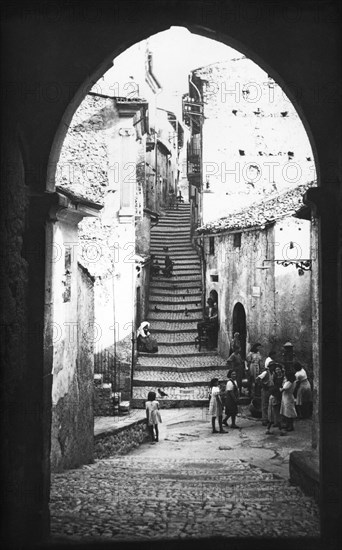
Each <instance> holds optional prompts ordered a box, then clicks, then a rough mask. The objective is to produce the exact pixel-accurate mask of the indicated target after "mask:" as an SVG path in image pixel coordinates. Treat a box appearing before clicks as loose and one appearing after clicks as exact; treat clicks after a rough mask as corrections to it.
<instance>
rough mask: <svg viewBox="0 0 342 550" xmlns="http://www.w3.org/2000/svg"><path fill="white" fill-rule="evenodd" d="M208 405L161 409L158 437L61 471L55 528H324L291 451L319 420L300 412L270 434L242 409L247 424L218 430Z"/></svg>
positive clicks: (148, 532)
mask: <svg viewBox="0 0 342 550" xmlns="http://www.w3.org/2000/svg"><path fill="white" fill-rule="evenodd" d="M207 412H208V411H207V409H202V410H201V409H190V410H187V411H185V410H181V409H178V410H177V409H176V410H173V411H166V410H162V417H163V423H162V424H161V425H160V441H159V443H155V444H144V445H142V446H140V447H139V448H138V449H136V450H135V451H133V452H132V453H130V454H129V455H126V456H123V457H122V456H121V457H113V458H109V459H104V460H97V461H96V462H95V463H94V464H91V465H87V466H83V467H82V468H79V469H77V470H69V471H66V472H64V473H60V474H53V475H52V483H51V504H50V511H51V532H52V535H53V536H59V537H66V538H67V539H69V540H75V541H76V540H77V541H79V540H82V541H84V542H86V541H88V540H89V541H91V540H92V541H95V540H110V541H113V542H115V541H153V540H181V539H193V538H198V539H201V538H202V537H203V538H207V537H213V536H221V537H227V538H230V537H242V538H243V537H270V538H274V539H275V544H277V542H278V541H276V539H279V537H280V538H289V544H291V538H293V537H318V536H319V515H318V508H317V506H316V504H315V502H314V501H313V499H311V498H310V497H306V496H305V495H304V494H303V493H302V491H301V490H300V489H299V488H297V487H294V486H292V485H290V483H289V481H288V455H289V452H290V451H291V450H293V449H297V450H300V449H301V450H303V449H305V448H306V446H307V445H309V439H310V437H309V434H310V429H311V422H310V421H298V422H297V423H296V425H295V432H291V434H289V435H288V436H286V437H283V438H281V437H278V435H277V434H275V435H273V436H266V435H265V433H264V428H263V427H262V426H261V425H260V422H258V421H255V420H253V419H251V418H249V417H248V416H246V415H245V414H244V413H243V412H242V413H241V415H240V416H239V417H238V424H239V425H240V429H239V430H231V429H228V432H227V433H224V434H212V433H211V430H210V418H209V416H208V414H207ZM138 414H140V415H141V416H142V415H143V414H144V411H139V412H138V413H137V412H134V416H135V417H136V416H138ZM101 420H102V421H103V422H107V423H109V421H110V420H109V419H97V423H98V427H99V424H101ZM227 544H229V542H228V541H227Z"/></svg>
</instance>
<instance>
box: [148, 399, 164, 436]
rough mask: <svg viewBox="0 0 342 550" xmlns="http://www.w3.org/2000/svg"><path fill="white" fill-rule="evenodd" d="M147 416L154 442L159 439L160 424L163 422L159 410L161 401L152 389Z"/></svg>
mask: <svg viewBox="0 0 342 550" xmlns="http://www.w3.org/2000/svg"><path fill="white" fill-rule="evenodd" d="M146 418H147V425H148V429H149V432H150V435H151V441H152V443H154V442H155V441H159V430H158V424H159V423H161V421H162V419H161V415H160V412H159V402H158V401H156V393H155V392H154V391H150V392H149V393H148V396H147V401H146Z"/></svg>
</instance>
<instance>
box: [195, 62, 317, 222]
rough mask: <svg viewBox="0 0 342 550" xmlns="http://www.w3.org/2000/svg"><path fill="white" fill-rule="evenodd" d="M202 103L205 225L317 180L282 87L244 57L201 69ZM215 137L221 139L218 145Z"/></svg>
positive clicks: (301, 129) (306, 141)
mask: <svg viewBox="0 0 342 550" xmlns="http://www.w3.org/2000/svg"><path fill="white" fill-rule="evenodd" d="M195 74H196V76H198V77H199V78H200V79H201V80H202V95H203V101H204V115H205V119H204V124H203V128H202V139H203V178H202V179H203V182H206V181H209V183H210V190H211V191H212V194H204V197H203V216H204V223H206V222H207V221H209V220H211V219H214V218H215V217H216V218H217V217H220V216H221V215H224V214H225V213H227V212H229V211H232V210H234V209H236V208H239V207H241V205H242V204H245V205H248V204H251V203H252V202H253V201H254V200H255V199H256V198H260V199H261V198H262V196H264V195H265V194H269V193H272V192H274V191H277V192H279V191H282V190H284V189H285V188H288V187H293V186H295V185H299V184H301V183H305V182H307V181H312V180H313V179H315V166H314V159H313V153H312V150H311V146H310V143H309V139H308V137H307V135H306V133H305V129H304V127H303V124H302V122H301V120H300V118H299V116H298V114H297V112H296V110H295V108H294V106H293V104H292V103H291V101H290V100H289V98H288V97H287V96H286V94H285V93H284V91H283V90H282V89H281V87H280V86H279V85H278V84H277V83H276V82H275V81H274V80H273V79H272V78H270V77H269V76H268V75H267V73H266V72H265V71H264V70H262V69H261V68H260V67H259V66H258V65H256V64H255V63H254V62H253V61H251V60H250V59H247V58H246V57H244V56H240V57H237V58H235V59H230V60H227V61H224V62H221V63H216V64H213V65H209V66H207V67H203V68H201V69H197V70H196V71H195ZM217 135H219V136H220V137H221V140H220V142H219V144H217V139H216V137H217Z"/></svg>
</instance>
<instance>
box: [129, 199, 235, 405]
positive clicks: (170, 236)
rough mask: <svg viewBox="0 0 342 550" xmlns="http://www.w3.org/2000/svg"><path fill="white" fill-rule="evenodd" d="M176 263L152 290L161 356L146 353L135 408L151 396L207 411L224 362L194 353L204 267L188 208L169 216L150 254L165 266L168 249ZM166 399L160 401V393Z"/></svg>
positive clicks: (153, 328)
mask: <svg viewBox="0 0 342 550" xmlns="http://www.w3.org/2000/svg"><path fill="white" fill-rule="evenodd" d="M165 246H167V247H168V248H169V255H170V257H171V259H172V260H173V261H174V264H175V265H174V272H173V276H172V277H170V278H165V277H163V276H160V277H155V278H153V279H152V281H151V285H150V299H149V314H148V318H147V320H148V321H149V322H150V323H151V331H152V332H153V335H154V336H155V337H156V338H157V340H158V344H159V352H158V353H157V354H148V353H142V354H139V356H138V362H137V365H136V368H135V372H134V378H133V401H132V406H133V407H143V406H144V402H145V401H146V398H147V394H148V392H149V391H151V390H153V391H155V392H156V394H157V398H158V399H159V400H160V401H161V402H162V404H163V408H167V407H181V406H194V405H205V404H206V402H207V400H208V385H209V382H210V380H211V379H212V378H214V377H216V376H217V377H218V378H220V379H224V378H225V377H226V372H227V369H226V366H225V361H224V360H223V359H222V358H221V357H219V356H218V354H217V353H215V352H206V351H205V349H203V348H202V350H201V352H199V351H198V349H196V348H195V337H196V336H197V323H198V321H200V320H201V319H202V282H201V262H200V259H199V257H198V255H197V253H196V251H195V250H194V248H193V246H192V244H191V239H190V205H189V204H182V205H179V206H178V210H169V211H167V212H166V216H165V217H163V218H162V219H161V220H160V222H159V223H158V225H156V226H155V227H154V228H153V229H152V231H151V254H155V256H156V258H158V261H159V263H160V264H161V265H164V257H165V251H164V247H165ZM158 390H160V391H162V392H163V393H166V394H167V395H166V396H164V397H162V396H160V394H159V391H158Z"/></svg>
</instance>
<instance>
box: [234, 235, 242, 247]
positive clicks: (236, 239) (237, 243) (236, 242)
mask: <svg viewBox="0 0 342 550" xmlns="http://www.w3.org/2000/svg"><path fill="white" fill-rule="evenodd" d="M240 246H241V233H235V234H234V247H235V248H240Z"/></svg>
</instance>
